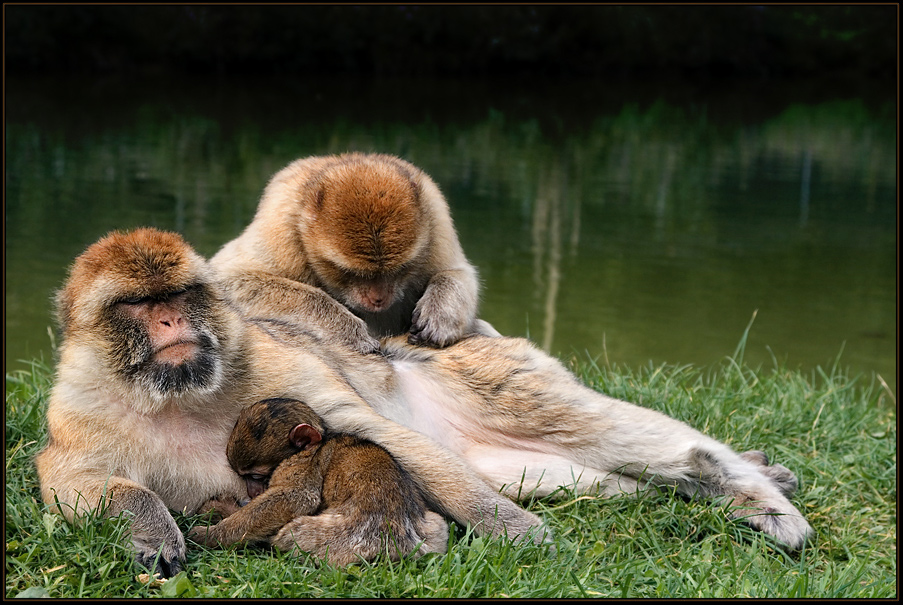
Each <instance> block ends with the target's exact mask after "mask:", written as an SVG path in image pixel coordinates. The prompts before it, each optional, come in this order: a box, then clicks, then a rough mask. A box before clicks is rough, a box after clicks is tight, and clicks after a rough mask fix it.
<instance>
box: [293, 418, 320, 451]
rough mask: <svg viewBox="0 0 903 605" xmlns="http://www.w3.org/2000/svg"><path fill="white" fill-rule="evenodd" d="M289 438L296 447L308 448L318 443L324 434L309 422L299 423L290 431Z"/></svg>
mask: <svg viewBox="0 0 903 605" xmlns="http://www.w3.org/2000/svg"><path fill="white" fill-rule="evenodd" d="M288 439H289V441H291V442H292V444H293V445H294V446H295V447H297V448H299V449H302V450H306V449H310V448H312V447H314V446H315V445H318V444H319V443H320V441H322V440H323V435H321V434H320V431H318V430H317V429H315V428H314V427H312V426H310V425H309V424H299V425H297V426H295V427H294V428H293V429H292V430H291V431H289V433H288Z"/></svg>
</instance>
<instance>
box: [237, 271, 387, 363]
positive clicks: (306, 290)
mask: <svg viewBox="0 0 903 605" xmlns="http://www.w3.org/2000/svg"><path fill="white" fill-rule="evenodd" d="M219 285H220V286H221V287H222V288H223V289H224V290H225V291H226V293H227V294H228V296H229V298H231V299H232V301H233V302H235V303H236V304H238V306H239V307H240V309H241V313H242V315H244V316H246V317H251V318H253V317H265V318H267V319H277V320H282V321H288V322H291V323H293V324H297V325H302V326H303V327H304V328H305V329H306V330H308V331H310V332H311V333H312V334H313V335H314V336H316V337H318V338H320V339H336V338H338V339H340V340H341V341H344V342H345V343H346V344H348V345H349V346H350V347H351V348H353V349H355V350H356V351H360V352H361V353H373V352H375V351H378V350H379V341H378V340H376V339H375V338H373V336H371V335H370V333H369V332H368V330H367V324H366V323H365V322H364V321H363V320H362V319H361V318H359V317H357V316H355V315H354V314H353V313H352V312H351V311H349V310H348V309H347V308H346V307H345V306H344V305H342V304H341V303H340V302H338V301H337V300H335V299H334V298H332V297H331V296H330V295H329V294H327V293H326V292H324V291H323V290H321V289H320V288H317V287H315V286H311V285H308V284H305V283H301V282H298V281H295V280H291V279H286V278H284V277H280V276H278V275H275V274H273V273H268V272H265V271H240V272H234V273H232V274H230V275H223V276H222V277H221V279H220V284H219Z"/></svg>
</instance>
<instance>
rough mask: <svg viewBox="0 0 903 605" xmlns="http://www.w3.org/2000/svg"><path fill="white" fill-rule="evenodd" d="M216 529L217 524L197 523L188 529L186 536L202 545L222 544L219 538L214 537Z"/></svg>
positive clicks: (213, 545) (214, 545)
mask: <svg viewBox="0 0 903 605" xmlns="http://www.w3.org/2000/svg"><path fill="white" fill-rule="evenodd" d="M215 529H216V525H195V526H194V527H192V528H191V529H190V530H188V533H187V534H185V537H186V538H188V539H189V540H191V541H192V542H195V543H197V544H200V545H201V546H209V547H216V546H220V542H219V540H217V539H216V538H215V537H214V535H215V534H214V531H213V530H215Z"/></svg>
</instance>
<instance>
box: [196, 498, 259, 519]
mask: <svg viewBox="0 0 903 605" xmlns="http://www.w3.org/2000/svg"><path fill="white" fill-rule="evenodd" d="M247 503H248V500H247V498H246V499H245V500H243V501H240V500H238V499H236V498H235V497H234V496H232V495H229V494H223V495H220V496H216V497H213V498H210V499H209V500H207V501H206V502H205V503H204V504H202V505H201V507H200V508H199V509H198V514H200V515H207V514H210V515H211V518H212V519H225V518H226V517H228V516H230V515H234V514H235V513H236V512H238V509H240V508H241V507H242V506H244V505H245V504H247Z"/></svg>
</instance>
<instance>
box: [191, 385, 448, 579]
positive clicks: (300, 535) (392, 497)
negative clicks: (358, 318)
mask: <svg viewBox="0 0 903 605" xmlns="http://www.w3.org/2000/svg"><path fill="white" fill-rule="evenodd" d="M227 456H228V458H229V464H230V465H231V466H232V468H233V469H235V472H237V473H238V474H239V476H241V477H242V478H243V479H244V480H245V482H246V484H247V488H248V496H250V497H251V498H252V500H251V501H250V502H249V503H248V504H247V505H246V506H244V507H243V508H241V509H239V510H238V512H236V513H234V514H233V515H231V516H228V517H226V518H225V519H224V520H223V521H221V522H220V523H218V524H216V525H214V526H210V527H207V526H198V527H195V528H193V529H192V530H191V532H190V533H189V537H190V538H191V539H192V540H194V541H195V542H198V543H199V544H205V545H207V546H215V545H217V544H220V545H228V544H233V543H236V542H269V543H271V544H273V545H274V546H275V547H276V548H278V549H280V550H284V551H290V550H292V549H293V548H295V547H297V548H298V549H299V550H300V551H303V552H307V553H311V554H313V555H315V556H317V557H318V558H320V559H326V560H327V561H328V562H329V563H331V564H333V565H337V566H344V565H349V564H351V563H354V562H357V561H359V560H360V559H365V560H371V559H373V558H375V557H376V556H378V555H380V554H386V555H388V556H389V557H390V558H391V559H392V560H398V558H399V556H401V555H406V554H409V553H415V555H416V556H420V555H423V554H426V553H430V552H437V553H444V552H445V550H446V546H447V542H448V524H447V523H446V522H445V520H444V519H443V518H442V517H441V516H439V515H438V514H436V513H434V512H432V511H429V510H427V509H426V504H425V503H424V500H423V497H422V496H421V494H420V492H419V490H418V488H417V486H416V485H415V484H414V482H413V481H412V480H411V478H410V477H409V476H408V474H407V473H406V472H405V471H404V470H403V469H402V468H401V467H400V466H398V464H397V463H396V462H395V460H394V459H393V458H392V457H391V456H390V455H389V453H388V452H386V451H385V450H384V449H382V448H381V447H379V446H378V445H376V444H374V443H372V442H370V441H364V440H362V439H359V438H357V437H353V436H351V435H347V434H330V433H329V432H328V430H326V428H325V427H324V425H323V422H322V420H321V419H320V417H319V416H317V415H316V414H315V413H314V412H313V410H311V409H310V408H309V407H308V406H307V405H306V404H304V403H302V402H300V401H297V400H294V399H265V400H263V401H260V402H257V403H255V404H254V405H252V406H250V407H248V408H245V409H244V410H242V412H241V415H240V416H239V418H238V422H237V423H236V424H235V428H234V429H233V430H232V435H231V436H230V437H229V445H228V447H227Z"/></svg>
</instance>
